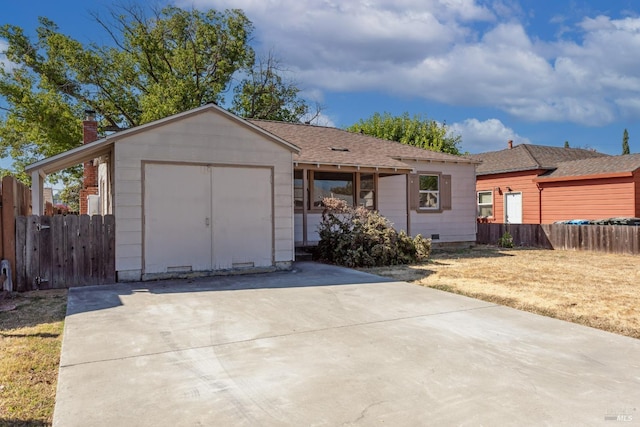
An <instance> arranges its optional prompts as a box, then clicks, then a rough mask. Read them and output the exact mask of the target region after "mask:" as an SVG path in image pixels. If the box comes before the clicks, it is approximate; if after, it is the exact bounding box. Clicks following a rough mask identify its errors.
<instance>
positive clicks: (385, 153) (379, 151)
mask: <svg viewBox="0 0 640 427" xmlns="http://www.w3.org/2000/svg"><path fill="white" fill-rule="evenodd" d="M249 122H251V123H252V124H254V125H255V126H258V127H260V128H262V129H264V130H266V131H267V132H269V133H271V134H273V135H275V136H277V137H279V138H281V139H283V140H285V141H287V142H289V143H291V144H294V145H296V146H298V147H299V148H300V149H301V151H300V153H299V154H296V155H294V161H296V162H299V163H310V164H324V165H342V166H363V167H383V168H401V169H410V166H409V165H407V164H406V163H404V162H402V161H401V160H400V159H404V160H408V159H415V160H423V161H429V160H430V161H442V162H458V163H477V162H476V161H474V160H472V159H470V158H468V157H463V156H455V155H452V154H446V153H440V152H436V151H430V150H425V149H422V148H418V147H413V146H410V145H405V144H401V143H399V142H394V141H387V140H384V139H380V138H375V137H372V136H369V135H364V134H359V133H353V132H348V131H345V130H342V129H337V128H332V127H324V126H315V125H306V124H300V123H285V122H275V121H268V120H249Z"/></svg>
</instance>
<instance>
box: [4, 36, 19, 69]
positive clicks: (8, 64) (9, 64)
mask: <svg viewBox="0 0 640 427" xmlns="http://www.w3.org/2000/svg"><path fill="white" fill-rule="evenodd" d="M8 47H9V45H8V44H7V42H6V41H4V40H2V39H0V68H3V69H5V70H6V71H10V70H11V69H12V68H14V67H15V66H16V64H15V63H13V62H11V61H9V60H8V59H7V55H6V52H7V48H8Z"/></svg>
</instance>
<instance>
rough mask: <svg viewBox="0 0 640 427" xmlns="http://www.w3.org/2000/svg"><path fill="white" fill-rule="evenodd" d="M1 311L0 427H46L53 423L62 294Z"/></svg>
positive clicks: (13, 302) (20, 300) (19, 300)
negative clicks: (42, 426)
mask: <svg viewBox="0 0 640 427" xmlns="http://www.w3.org/2000/svg"><path fill="white" fill-rule="evenodd" d="M2 305H3V306H4V307H5V308H10V307H12V306H15V307H16V308H15V309H13V310H8V311H0V354H2V363H0V425H12V426H36V425H50V424H51V422H52V419H53V408H54V404H55V395H56V384H57V378H58V365H59V363H60V348H61V344H62V331H63V326H64V316H65V312H66V305H67V291H66V290H52V291H36V292H27V293H23V294H16V295H14V297H13V298H12V299H9V300H7V299H5V300H4V301H3V304H2Z"/></svg>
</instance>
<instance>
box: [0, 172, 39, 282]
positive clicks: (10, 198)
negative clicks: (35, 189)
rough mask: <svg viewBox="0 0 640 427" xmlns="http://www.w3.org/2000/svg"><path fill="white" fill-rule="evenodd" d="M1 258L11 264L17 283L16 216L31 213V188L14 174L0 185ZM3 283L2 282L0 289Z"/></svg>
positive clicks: (12, 277) (5, 177)
mask: <svg viewBox="0 0 640 427" xmlns="http://www.w3.org/2000/svg"><path fill="white" fill-rule="evenodd" d="M0 193H1V195H0V200H1V203H0V259H6V260H7V261H9V265H10V266H11V269H12V271H11V280H12V282H13V283H15V280H16V275H15V265H16V217H17V216H19V215H29V214H31V190H30V189H29V187H28V186H26V185H24V184H23V183H21V182H20V181H18V180H17V179H16V178H14V177H12V176H9V175H7V176H4V177H2V186H1V187H0ZM2 288H3V285H2V284H0V290H2Z"/></svg>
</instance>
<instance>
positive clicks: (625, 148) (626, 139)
mask: <svg viewBox="0 0 640 427" xmlns="http://www.w3.org/2000/svg"><path fill="white" fill-rule="evenodd" d="M630 153H631V151H630V150H629V132H627V130H626V129H625V130H624V132H623V134H622V154H630Z"/></svg>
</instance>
